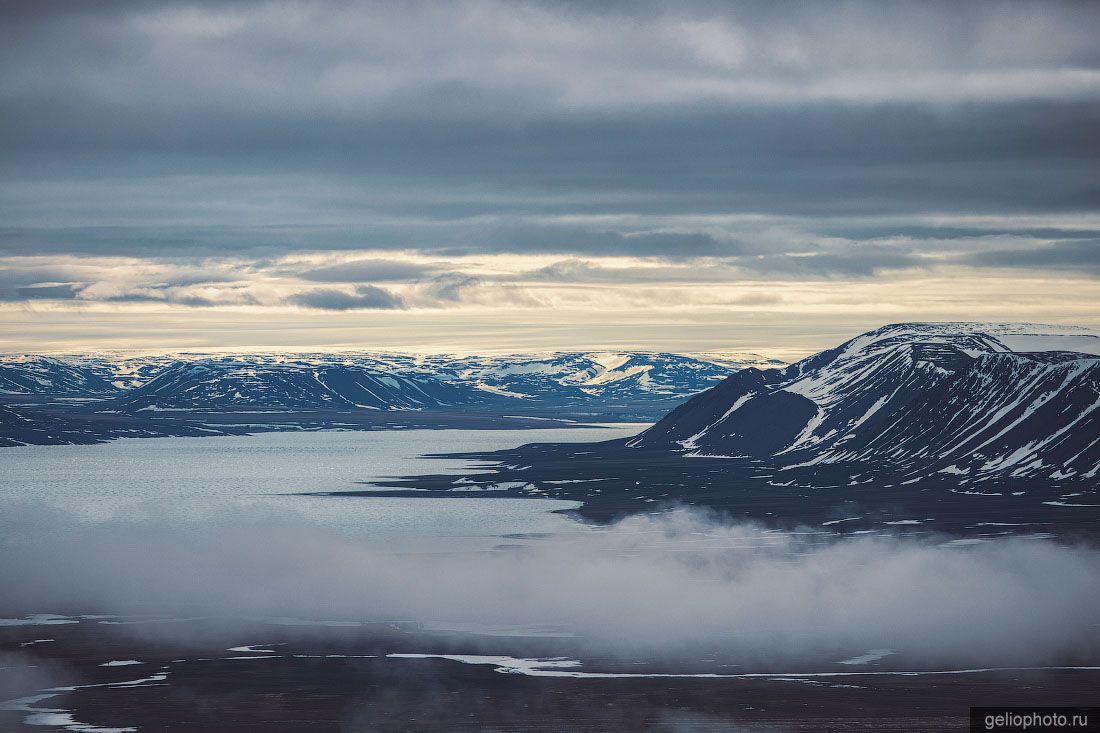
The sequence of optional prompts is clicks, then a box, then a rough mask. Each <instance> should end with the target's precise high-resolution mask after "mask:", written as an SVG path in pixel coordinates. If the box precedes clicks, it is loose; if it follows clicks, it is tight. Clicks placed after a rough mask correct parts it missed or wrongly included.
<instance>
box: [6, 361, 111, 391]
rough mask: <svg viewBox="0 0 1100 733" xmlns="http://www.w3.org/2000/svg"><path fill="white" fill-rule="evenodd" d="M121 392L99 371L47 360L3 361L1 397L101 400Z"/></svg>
mask: <svg viewBox="0 0 1100 733" xmlns="http://www.w3.org/2000/svg"><path fill="white" fill-rule="evenodd" d="M116 391H118V390H117V388H116V387H115V386H114V385H113V384H111V383H110V382H108V381H107V380H105V379H103V378H102V377H101V376H100V375H99V374H98V373H96V371H95V370H94V369H92V368H90V367H88V366H86V365H83V364H72V363H69V362H67V361H62V360H60V359H51V358H48V357H44V356H10V357H5V358H3V359H0V394H4V395H33V396H50V397H101V396H103V395H108V394H111V393H113V392H116Z"/></svg>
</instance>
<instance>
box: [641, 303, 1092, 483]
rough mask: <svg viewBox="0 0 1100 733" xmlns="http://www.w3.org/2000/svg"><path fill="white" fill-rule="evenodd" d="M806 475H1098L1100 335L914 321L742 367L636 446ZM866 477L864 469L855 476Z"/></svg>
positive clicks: (964, 479) (961, 478) (962, 478)
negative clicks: (786, 360) (768, 366)
mask: <svg viewBox="0 0 1100 733" xmlns="http://www.w3.org/2000/svg"><path fill="white" fill-rule="evenodd" d="M627 445H628V446H630V447H632V448H635V449H638V450H658V451H679V452H682V453H683V454H684V455H685V456H689V457H693V456H743V457H749V458H753V459H759V460H763V461H764V462H766V463H768V464H771V465H775V466H779V467H781V468H786V469H788V470H790V469H795V468H800V469H805V470H807V471H811V472H812V471H813V470H821V471H825V470H827V467H828V470H829V471H830V472H832V473H835V472H836V470H840V469H847V470H849V471H850V473H851V474H852V475H853V476H855V475H858V474H859V473H861V472H866V471H868V470H876V469H879V468H888V469H889V470H890V471H892V472H895V473H900V474H902V475H903V477H904V476H912V477H913V478H912V479H911V480H913V481H916V480H917V477H927V476H932V475H940V476H944V477H946V476H953V477H957V479H958V483H960V484H966V483H970V482H976V481H982V480H986V479H991V478H996V477H1013V478H1033V479H1046V480H1054V481H1057V480H1061V479H1069V478H1085V479H1091V478H1095V477H1096V476H1097V475H1098V473H1100V335H1098V334H1096V333H1093V332H1090V331H1087V330H1084V329H1076V328H1066V327H1056V326H1036V325H1031V324H993V325H991V324H974V323H902V324H895V325H891V326H886V327H884V328H880V329H878V330H875V331H871V332H869V333H865V334H863V335H861V336H858V337H856V338H854V339H852V340H851V341H848V342H847V343H844V344H842V345H840V346H839V347H837V348H835V349H831V350H829V351H824V352H822V353H820V354H817V355H815V356H811V357H809V358H807V359H804V360H803V361H800V362H798V363H796V364H793V365H791V366H789V367H787V368H785V369H777V370H769V371H762V370H759V369H752V368H749V369H745V370H743V371H739V372H737V373H735V374H733V375H732V376H730V377H728V378H727V379H726V380H724V381H723V382H721V383H720V384H718V385H717V386H715V387H713V388H712V389H710V390H708V391H706V392H703V393H702V394H699V395H697V396H695V397H693V398H692V399H690V400H688V401H687V402H686V403H684V404H683V405H681V406H680V407H678V408H677V409H675V410H673V411H672V412H671V413H670V414H669V415H667V416H666V417H665V418H664V419H662V420H661V421H660V422H658V423H657V424H656V425H654V426H653V427H652V428H650V429H649V430H647V431H645V432H643V433H641V434H640V435H639V436H638V437H636V438H634V439H633V440H631V441H630V442H629V443H627ZM854 480H856V479H854V478H853V481H854Z"/></svg>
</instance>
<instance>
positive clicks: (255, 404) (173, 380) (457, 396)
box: [111, 359, 493, 412]
mask: <svg viewBox="0 0 1100 733" xmlns="http://www.w3.org/2000/svg"><path fill="white" fill-rule="evenodd" d="M491 401H493V398H492V397H491V396H490V395H487V394H486V393H484V392H480V391H478V390H474V389H472V388H470V387H467V386H464V385H456V384H448V383H445V382H441V381H438V380H435V379H431V378H428V377H423V376H413V377H410V376H405V375H401V374H384V373H380V372H377V371H373V370H370V369H367V368H364V367H361V366H356V365H346V364H321V365H317V364H312V363H309V362H296V361H281V362H274V363H259V364H254V363H250V362H247V361H243V362H242V361H240V360H236V359H208V360H200V361H192V362H180V363H177V364H174V365H172V366H170V367H167V368H165V369H163V370H162V371H161V372H159V373H158V374H157V375H156V376H155V377H153V378H152V379H150V380H149V381H148V382H146V383H145V384H143V385H142V386H140V387H138V388H136V389H133V390H131V391H129V392H127V393H126V394H125V395H123V396H121V397H119V398H118V399H116V400H113V401H112V402H111V407H112V408H113V409H118V410H126V411H131V412H132V411H141V410H150V411H158V410H202V411H209V410H241V409H281V410H318V409H322V410H323V409H353V408H360V409H371V410H421V409H439V408H454V407H461V406H468V405H483V404H486V403H489V402H491Z"/></svg>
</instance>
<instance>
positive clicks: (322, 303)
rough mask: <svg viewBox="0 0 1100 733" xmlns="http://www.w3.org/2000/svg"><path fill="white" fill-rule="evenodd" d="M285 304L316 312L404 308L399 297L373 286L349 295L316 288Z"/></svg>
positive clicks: (345, 292) (289, 299)
mask: <svg viewBox="0 0 1100 733" xmlns="http://www.w3.org/2000/svg"><path fill="white" fill-rule="evenodd" d="M287 302H289V303H294V304H296V305H301V306H305V307H306V308H316V309H318V310H330V311H347V310H392V309H396V308H404V307H406V306H405V301H404V300H403V299H402V298H401V296H399V295H396V294H395V293H391V292H390V291H388V290H384V289H383V288H378V287H375V286H373V285H359V286H357V287H356V288H355V292H353V293H349V292H347V291H345V290H337V289H336V288H316V289H313V290H306V291H304V292H301V293H296V294H294V295H291V296H290V297H288V298H287Z"/></svg>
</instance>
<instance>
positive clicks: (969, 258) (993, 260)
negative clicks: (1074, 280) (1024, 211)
mask: <svg viewBox="0 0 1100 733" xmlns="http://www.w3.org/2000/svg"><path fill="white" fill-rule="evenodd" d="M962 260H963V261H964V262H966V263H967V264H969V265H972V266H979V267H1014V268H1025V269H1033V270H1035V269H1044V270H1071V271H1074V272H1085V273H1091V274H1093V275H1100V239H1086V240H1077V241H1061V242H1054V243H1052V244H1039V245H1036V246H1032V247H1027V248H1018V249H999V250H990V251H986V252H977V253H974V254H970V255H966V256H964V257H963V258H962Z"/></svg>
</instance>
